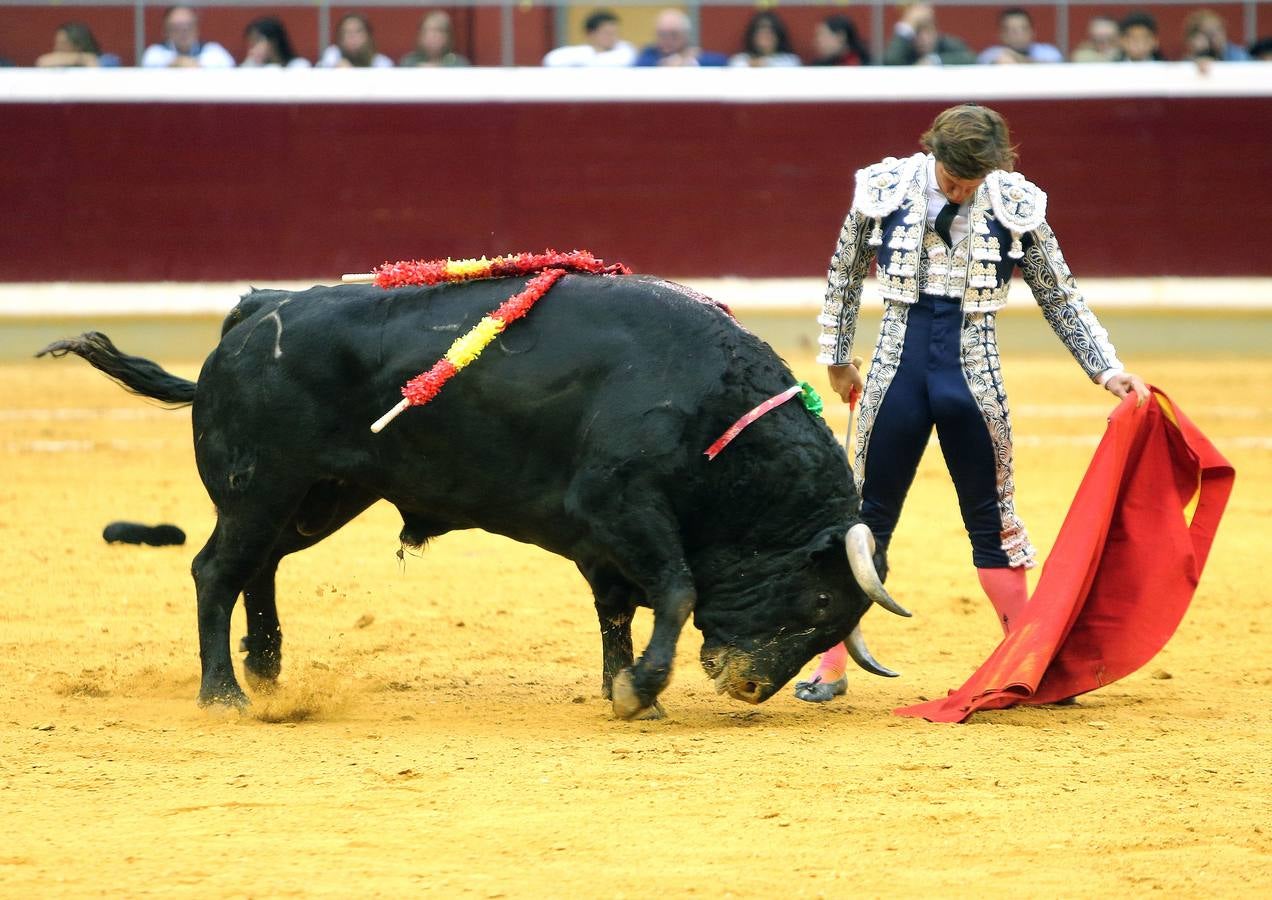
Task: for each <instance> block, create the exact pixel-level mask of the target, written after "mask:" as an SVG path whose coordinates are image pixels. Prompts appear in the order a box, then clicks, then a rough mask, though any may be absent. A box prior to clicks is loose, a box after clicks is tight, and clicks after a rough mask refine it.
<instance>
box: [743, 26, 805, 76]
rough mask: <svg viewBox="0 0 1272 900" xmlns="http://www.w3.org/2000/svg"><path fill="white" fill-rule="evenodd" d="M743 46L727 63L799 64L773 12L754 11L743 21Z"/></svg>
mask: <svg viewBox="0 0 1272 900" xmlns="http://www.w3.org/2000/svg"><path fill="white" fill-rule="evenodd" d="M742 46H743V47H745V48H746V49H745V50H744V51H743V52H741V53H735V54H733V55H732V56H730V57H729V65H730V66H733V67H735V68H738V67H743V66H750V67H752V68H757V67H761V66H773V67H785V68H789V67H791V66H798V65H800V60H799V57H798V56H796V55H795V52H794V51H793V50H791V38H790V35H789V34H787V33H786V24H785V23H784V22H782V20H781V19H780V18H779V17H778V15H777V13H773V12H758V13H756V14H755V15H753V16H752V17H751V21H750V22H748V23H747V26H746V32H745V34H743V36H742Z"/></svg>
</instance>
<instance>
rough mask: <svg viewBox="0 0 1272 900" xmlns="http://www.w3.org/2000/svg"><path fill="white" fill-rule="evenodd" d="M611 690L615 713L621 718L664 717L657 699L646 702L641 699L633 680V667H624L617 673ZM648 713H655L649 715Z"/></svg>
mask: <svg viewBox="0 0 1272 900" xmlns="http://www.w3.org/2000/svg"><path fill="white" fill-rule="evenodd" d="M610 690H611V692H612V694H613V697H612V699H611V703H612V705H613V709H614V715H616V716H618V717H619V718H620V719H636V718H641V719H647V718H653V719H658V718H662V707H661V706H659V705H658V702H657V701H656V700H655V701H654V702H653V703H645V702H644V701H642V700H641V699H640V695H639V694H638V693H637V692H636V684H635V682H634V681H633V680H632V670H631V669H624V670H623V671H621V672H619V673H618V674H617V675H615V676H614V682H613V684H612V685H611V688H610ZM648 713H653V715H647V714H648Z"/></svg>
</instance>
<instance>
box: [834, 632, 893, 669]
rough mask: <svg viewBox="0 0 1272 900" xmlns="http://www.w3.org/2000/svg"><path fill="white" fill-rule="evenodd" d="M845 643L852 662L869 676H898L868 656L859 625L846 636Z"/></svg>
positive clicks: (868, 652)
mask: <svg viewBox="0 0 1272 900" xmlns="http://www.w3.org/2000/svg"><path fill="white" fill-rule="evenodd" d="M845 643H846V644H847V645H848V655H849V656H851V657H852V661H853V662H855V663H856V664H857V665H859V666H861V668H863V669H865V670H866V671H867V672H869V673H870V674H871V675H882V676H883V677H884V678H896V677H897V675H898V674H900V673H898V672H894V671H892V670H891V669H889V668H888V667H887V666H885V665H883V664H881V663H880V662H879V661H878V660H877V659H875V658H874V657H873V656H871V655H870V651H869V650H868V649H867V648H866V639H865V638H863V637H862V636H861V626H860V625H858V626H857V627H856V628H854V629H853V630H852V634H850V635H848V640H847V641H845Z"/></svg>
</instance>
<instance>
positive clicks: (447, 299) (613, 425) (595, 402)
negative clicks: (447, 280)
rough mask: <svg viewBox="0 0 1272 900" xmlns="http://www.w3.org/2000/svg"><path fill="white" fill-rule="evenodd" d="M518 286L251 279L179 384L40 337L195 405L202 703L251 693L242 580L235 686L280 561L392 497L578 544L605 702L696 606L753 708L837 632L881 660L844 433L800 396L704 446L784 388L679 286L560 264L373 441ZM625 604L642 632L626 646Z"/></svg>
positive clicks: (89, 342) (783, 378) (87, 346)
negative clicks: (193, 370)
mask: <svg viewBox="0 0 1272 900" xmlns="http://www.w3.org/2000/svg"><path fill="white" fill-rule="evenodd" d="M522 284H523V280H521V279H492V280H483V281H473V282H467V283H460V284H447V285H441V286H437V287H414V288H398V289H395V290H389V291H385V290H381V289H380V288H377V287H373V286H363V285H358V286H352V285H351V286H343V287H315V288H312V289H310V290H307V291H303V292H297V293H287V292H281V291H253V292H252V293H250V294H248V295H247V296H245V297H244V298H243V299H242V301H241V302H240V303H239V304H238V306H236V307H235V308H234V309H233V310H232V311H231V312H230V314H229V316H228V317H227V318H226V320H225V324H224V326H223V329H222V338H221V342H220V344H219V345H218V346H217V347H216V349H215V350H213V351H212V353H211V355H210V356H209V357H208V359H207V361H206V362H205V363H204V365H203V370H202V372H201V373H200V375H199V380H198V382H197V383H193V382H189V381H186V380H184V379H181V378H177V377H176V376H173V375H171V374H169V373H168V372H166V371H164V370H163V369H162V368H160V367H159V366H157V365H155V364H154V363H152V362H150V361H148V360H144V359H140V358H138V357H132V356H127V355H125V354H123V353H121V352H120V351H119V350H117V349H116V348H115V347H114V346H113V345H112V344H111V343H110V341H109V340H108V339H106V338H105V337H104V336H103V335H99V334H95V333H90V334H86V335H83V336H82V337H80V338H76V339H73V340H67V341H59V342H57V343H54V344H52V345H50V346H49V347H47V348H45V350H44V351H41V354H43V353H52V354H54V355H59V356H60V355H63V354H65V353H68V352H69V353H75V354H77V355H79V356H82V357H83V358H84V359H86V360H88V361H89V362H90V363H92V364H93V365H94V366H96V367H97V368H99V369H101V370H103V371H104V372H106V373H107V374H108V375H111V376H112V377H114V378H115V379H116V380H118V381H119V382H121V383H122V384H123V385H124V386H125V387H126V388H128V389H129V390H131V391H133V392H135V393H139V394H142V395H145V396H149V397H154V398H156V399H159V400H163V401H166V402H169V403H176V404H187V403H193V406H194V409H193V424H194V448H195V457H196V461H197V464H198V469H199V475H200V476H201V478H202V479H203V483H204V485H205V486H206V488H207V491H208V494H209V495H210V496H211V498H212V501H213V503H214V504H215V505H216V511H217V521H216V527H215V528H214V529H213V532H212V535H211V537H210V538H208V541H207V544H206V545H205V546H204V547H203V549H202V550H201V551H200V552H199V553H198V555H197V556H196V557H195V558H194V562H193V566H192V572H193V575H194V581H195V587H196V591H197V600H198V622H199V654H200V659H201V662H202V670H203V677H202V684H201V687H200V690H199V700H200V702H201V703H203V704H209V703H224V704H231V705H242V704H245V703H246V702H247V698H246V696H245V695H244V693H243V691H242V689H241V688H240V687H239V685H238V683H237V681H236V680H235V678H234V672H233V668H232V664H231V655H230V613H231V611H232V610H233V608H234V604H235V602H236V601H237V598H238V595H239V594H240V593H242V595H243V603H244V606H245V609H246V613H247V635H246V637H245V638H244V639H243V648H244V649H246V651H247V656H246V659H245V670H246V673H247V675H248V677H249V683H250V684H252V685H253V686H254V687H256V686H259V687H262V688H263V687H268V685H269V684H270V683H272V682H273V681H274V680H275V679H276V678H277V677H278V673H279V669H280V666H281V659H282V649H281V648H282V633H281V630H280V628H279V621H278V613H277V609H276V607H275V598H274V576H275V572H276V570H277V567H278V564H279V561H280V560H281V559H282V558H283V557H284V556H286V555H288V554H290V553H294V552H296V551H297V550H302V549H304V548H305V547H309V546H311V545H313V544H315V543H317V542H318V541H320V540H322V539H323V538H325V537H327V536H328V535H330V534H332V533H333V532H335V531H336V530H337V529H339V528H340V527H341V526H343V525H344V524H345V523H346V522H349V521H350V520H352V519H353V518H354V517H355V516H357V515H358V514H359V513H361V512H362V511H363V510H365V509H366V508H367V507H368V506H370V505H371V504H372V503H374V502H376V501H377V500H379V499H385V500H388V501H389V502H390V503H392V504H394V505H395V506H396V507H397V508H398V509H399V511H400V512H401V514H402V519H403V523H404V524H403V528H402V533H401V540H402V541H403V542H404V543H406V544H409V545H420V544H422V543H424V542H425V541H427V540H428V539H429V538H431V537H434V536H437V535H440V534H444V533H446V532H448V531H452V530H455V529H461V528H482V529H485V530H486V531H491V532H495V533H497V534H502V535H506V536H508V537H510V538H513V539H515V540H518V541H524V542H527V543H531V544H536V545H538V546H540V547H542V548H544V549H546V550H548V551H551V552H552V553H556V554H559V555H561V556H564V557H567V558H568V559H570V560H573V561H574V562H575V564H576V565H577V566H578V568H579V570H580V571H581V572H582V573H583V576H584V578H586V579H587V582H588V584H589V585H590V586H591V589H592V594H593V597H594V599H595V605H596V611H597V614H598V616H599V618H600V625H601V642H602V650H603V680H602V689H603V693H604V695H605V697H606V698H607V699H610V700H612V701H613V708H614V711H615V713H617V714H618V715H620V716H623V717H632V716H636V715H638V714H642V713H645V712H647V711H657V706H656V703H657V698H658V695H659V693H660V692H661V691H662V690H663V688H664V687H665V686H666V684H667V682H668V679H669V678H670V675H671V667H672V661H673V658H674V654H675V648H676V642H677V640H678V638H679V635H680V632H681V630H682V627H683V625H684V623H685V621H686V620H687V619H688V617H689V615H690V614H691V613H692V614H693V617H694V624H695V625H696V626H697V627H698V628H700V629H701V630H702V632H703V635H704V643H703V649H702V664H703V667H704V669H706V671H707V673H708V675H710V676H712V677H713V678H714V680H715V682H716V685H717V687H718V688H719V690H721V691H726V692H728V693H729V694H731V695H732V696H734V697H736V698H738V699H741V700H745V701H748V702H751V703H758V702H760V701H763V700H765V699H767V698H768V697H770V696H771V695H772V694H773V693H774V692H776V691H777V690H778V689H779V688H781V687H782V685H783V684H785V683H786V682H787V681H789V680H790V679H791V678H792V677H793V676H794V675H795V674H796V673H797V672H798V671H799V669H800V668H801V667H802V666H803V665H804V664H805V663H806V662H807V661H808V660H809V659H811V658H812V657H813V656H814V655H815V654H817V653H819V652H822V651H825V650H826V649H828V648H829V647H831V646H833V645H834V644H835V643H837V642H838V641H841V640H844V639H845V638H848V639H849V644H850V649H851V650H852V651H853V656H854V658H855V659H856V660H857V661H858V663H860V664H861V665H862V666H863V667H865V668H868V669H871V670H873V671H876V672H877V673H879V674H891V673H889V672H888V670H886V669H883V668H882V667H880V666H879V665H878V664H877V663H875V662H874V661H873V660H872V659H871V658H870V656H869V652H868V651H867V650H866V649H865V646H864V644H863V643H861V641H860V632H859V630H858V629H857V623H858V621H859V620H860V619H861V617H862V615H863V614H864V613H865V612H866V610H867V609H868V607H869V605H870V599H871V598H872V597H873V598H874V599H876V600H877V601H878V602H880V603H882V604H884V605H886V606H889V608H892V609H893V611H900V610H899V608H896V607H894V606H893V604H892V603H891V601H890V599H889V598H888V597H887V595H886V593H885V592H884V591H883V588H882V586H881V585H880V583H879V577H878V575H877V573H876V565H877V566H878V567H879V568H882V567H883V560H882V559H881V558H880V559H877V560H872V558H871V556H872V553H873V541H872V539H870V537H869V531H868V529H866V528H865V526H864V525H861V524H859V523H860V517H859V513H858V508H859V500H858V497H857V494H856V491H855V490H854V487H853V483H852V478H851V475H850V472H849V468H848V464H847V458H846V455H845V453H844V450H843V448H842V447H841V446H840V445H839V443H838V442H837V441H836V440H835V438H834V436H833V435H832V433H831V431H830V430H829V429H828V428H827V427H826V425H825V424H824V423H823V422H822V421H821V420H820V419H819V418H817V417H815V416H813V415H811V414H810V413H809V412H808V411H807V410H805V409H804V408H803V407H802V405H801V404H800V403H799V402H798V400H795V401H792V402H789V403H786V404H785V405H783V406H781V407H779V408H777V409H776V410H774V411H773V412H770V413H769V414H767V415H765V416H764V417H763V418H761V419H759V420H758V421H757V422H756V423H755V424H753V425H751V426H750V427H749V428H748V429H747V430H746V431H744V432H743V433H742V434H741V435H740V436H739V437H738V438H737V439H736V440H735V441H734V442H733V443H732V444H731V445H730V446H729V447H728V448H727V449H726V450H725V451H724V452H723V453H722V454H721V455H720V456H719V457H717V458H716V459H715V460H713V461H708V460H707V458H706V457H705V456H704V455H703V451H704V449H705V448H706V447H707V446H709V445H710V444H711V443H712V442H713V441H714V440H715V439H716V438H717V437H718V436H719V435H720V434H721V433H722V432H723V431H724V430H725V429H726V428H727V427H728V426H729V425H730V424H731V423H732V422H733V421H734V420H735V419H736V418H737V417H738V416H740V415H741V414H743V413H745V412H746V411H748V410H750V409H751V408H752V407H754V406H756V405H757V404H758V403H760V402H762V401H763V400H765V399H766V398H768V397H771V396H773V395H774V394H777V393H780V392H781V391H783V390H785V389H786V388H788V387H790V386H791V385H792V384H794V383H795V382H794V378H793V376H792V375H791V373H790V371H789V369H788V368H787V367H786V365H785V364H784V363H783V362H782V360H781V359H779V358H778V356H777V355H776V354H775V353H774V352H773V351H772V349H771V348H770V347H769V346H768V345H767V344H765V343H764V342H762V341H761V340H759V339H758V338H756V337H755V336H754V335H752V334H750V333H749V332H747V331H746V330H745V329H743V328H741V327H739V326H738V325H737V324H736V323H735V322H734V321H733V319H732V318H731V317H730V316H728V315H727V314H726V313H725V312H723V311H722V310H721V309H720V308H719V307H717V306H715V305H714V304H711V303H709V302H705V301H704V300H702V299H699V298H695V297H694V296H693V295H691V294H690V293H689V292H687V291H685V290H684V289H682V288H679V287H678V286H676V285H673V284H669V283H667V282H663V281H658V280H655V279H647V278H640V277H615V276H588V275H569V276H566V277H564V278H562V279H561V280H560V281H559V282H557V284H556V286H555V287H553V288H552V289H551V291H550V292H549V293H548V295H547V296H546V297H544V299H543V300H541V301H540V302H539V304H538V305H537V306H535V308H534V309H533V310H532V311H531V312H530V314H529V315H528V316H527V317H526V318H525V319H522V320H520V321H517V322H515V323H514V324H512V325H511V326H510V327H509V328H508V330H507V331H506V332H504V334H503V335H501V336H500V337H498V338H497V339H496V340H495V342H494V343H493V344H491V345H490V346H489V347H488V348H487V349H486V351H485V352H484V353H483V354H482V356H481V357H480V359H478V360H477V361H476V362H474V363H473V364H471V365H470V366H469V367H467V368H465V369H464V370H463V371H462V372H461V373H460V374H459V375H458V376H456V377H455V378H454V379H453V380H452V381H450V382H449V383H448V384H447V385H446V387H445V388H443V389H442V391H441V393H440V394H439V395H438V396H437V397H436V398H435V399H434V400H432V401H431V402H430V403H428V404H426V405H424V406H422V407H419V408H415V409H409V410H407V411H406V412H405V413H403V414H402V415H401V416H400V417H399V418H398V419H397V420H396V421H395V422H394V423H393V424H392V425H390V426H389V427H388V428H387V429H386V430H385V431H383V432H382V433H380V434H373V433H371V431H370V430H369V429H368V426H369V425H370V423H371V422H373V421H374V420H375V419H377V418H378V417H379V416H380V415H381V413H383V412H384V411H385V410H386V409H387V408H388V407H390V406H392V405H393V404H394V402H395V401H396V400H398V399H399V397H400V394H399V390H400V388H401V386H402V385H403V384H404V383H405V382H406V381H407V380H408V379H410V378H412V377H413V376H415V375H416V374H418V373H420V372H421V371H422V370H424V369H427V368H428V367H429V366H431V365H432V364H433V363H434V362H435V361H436V360H437V359H439V358H440V357H441V356H442V355H443V354H444V353H445V352H446V350H447V348H448V347H449V346H450V344H451V343H452V342H453V341H454V339H455V338H456V337H457V336H459V335H462V334H464V333H466V332H467V331H468V329H469V328H471V327H472V326H473V325H474V324H476V323H477V322H478V321H479V320H480V319H481V318H482V316H484V315H485V314H487V313H488V312H490V311H491V310H493V309H495V307H497V306H498V305H499V304H500V303H501V302H502V301H503V300H505V299H507V298H508V297H509V296H510V295H511V294H512V293H513V292H514V291H516V290H519V289H520V287H521V285H522ZM854 526H855V527H854ZM845 544H847V549H845ZM637 605H644V606H649V607H651V608H652V609H653V614H654V627H653V633H652V636H651V638H650V641H649V644H648V646H647V647H646V648H645V651H644V653H643V654H642V655H641V657H640V659H639V660H637V661H635V662H633V653H632V638H631V621H632V615H633V612H634V609H635V607H636V606H637ZM901 612H902V613H903V614H906V613H904V612H903V611H901Z"/></svg>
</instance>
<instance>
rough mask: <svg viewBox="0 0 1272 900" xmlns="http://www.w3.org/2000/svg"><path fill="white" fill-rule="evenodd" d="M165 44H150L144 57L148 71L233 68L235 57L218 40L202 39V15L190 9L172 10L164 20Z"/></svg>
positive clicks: (176, 8)
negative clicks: (200, 28) (200, 19)
mask: <svg viewBox="0 0 1272 900" xmlns="http://www.w3.org/2000/svg"><path fill="white" fill-rule="evenodd" d="M163 37H164V42H163V43H162V44H151V45H150V46H149V47H147V48H146V52H145V53H143V54H142V55H141V65H142V67H143V68H147V69H167V68H176V69H230V68H233V67H234V57H233V56H230V51H229V50H226V49H225V48H224V47H222V46H221V45H220V44H218V43H217V42H216V41H208V42H206V43H203V42H201V41H200V40H199V14H198V13H196V12H195V11H194V10H193V9H191V8H190V7H188V6H174V7H171V8H170V9H169V10H168V11H167V12H166V13H164V17H163Z"/></svg>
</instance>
